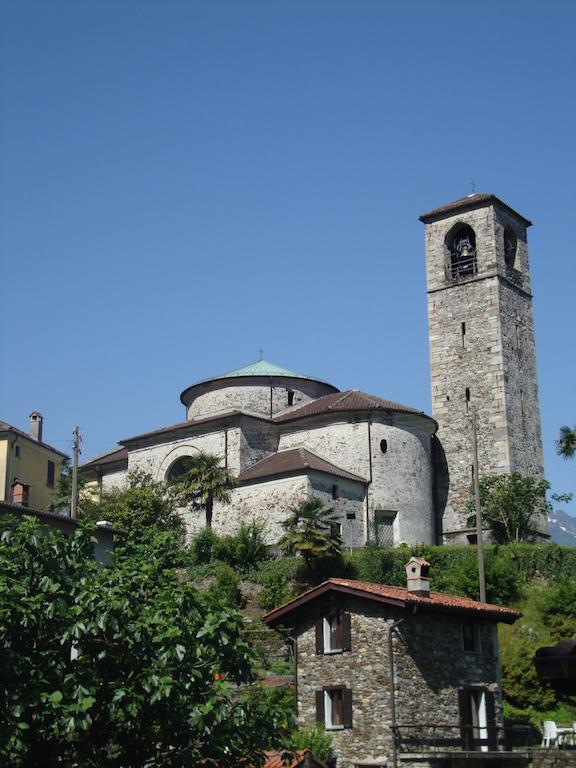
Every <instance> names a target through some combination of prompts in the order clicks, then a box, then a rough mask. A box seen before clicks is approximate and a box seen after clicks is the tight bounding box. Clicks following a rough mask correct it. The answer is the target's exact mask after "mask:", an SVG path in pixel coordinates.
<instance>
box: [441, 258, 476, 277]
mask: <svg viewBox="0 0 576 768" xmlns="http://www.w3.org/2000/svg"><path fill="white" fill-rule="evenodd" d="M476 271H477V265H476V254H475V253H473V254H472V255H471V256H469V257H467V258H464V259H463V258H458V257H454V256H453V257H452V258H451V259H450V262H449V264H447V266H446V277H447V278H448V280H459V279H460V278H464V277H472V276H473V275H475V274H476Z"/></svg>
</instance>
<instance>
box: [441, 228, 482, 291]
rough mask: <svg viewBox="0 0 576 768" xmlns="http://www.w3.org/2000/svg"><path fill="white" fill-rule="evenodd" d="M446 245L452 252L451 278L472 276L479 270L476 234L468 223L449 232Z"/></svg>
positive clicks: (449, 274)
mask: <svg viewBox="0 0 576 768" xmlns="http://www.w3.org/2000/svg"><path fill="white" fill-rule="evenodd" d="M446 245H447V247H448V252H449V254H450V263H449V270H448V276H449V278H450V279H451V280H457V279H458V278H460V277H470V276H472V275H475V274H476V272H477V264H476V235H475V234H474V230H473V229H472V227H469V226H468V225H467V224H465V225H461V226H459V227H457V228H456V229H455V230H452V231H451V232H449V233H448V236H447V238H446Z"/></svg>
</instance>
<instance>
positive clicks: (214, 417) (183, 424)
mask: <svg viewBox="0 0 576 768" xmlns="http://www.w3.org/2000/svg"><path fill="white" fill-rule="evenodd" d="M233 416H247V417H248V418H251V419H258V420H259V421H270V419H269V418H268V417H267V416H262V415H260V414H258V413H252V412H251V411H244V410H241V409H238V408H233V409H231V410H229V411H223V412H221V413H213V414H211V415H210V416H204V417H202V418H199V419H190V420H189V421H180V422H178V424H171V425H170V426H169V427H162V428H161V429H154V430H152V432H142V434H140V435H134V436H133V437H125V438H123V439H122V440H119V441H118V442H119V443H120V445H128V444H129V443H134V442H136V441H138V440H145V439H148V438H154V437H156V436H162V435H164V434H166V433H168V432H179V431H180V430H185V429H191V428H192V427H195V426H196V425H197V424H200V425H202V424H209V423H210V422H211V421H220V420H224V419H228V418H230V417H233Z"/></svg>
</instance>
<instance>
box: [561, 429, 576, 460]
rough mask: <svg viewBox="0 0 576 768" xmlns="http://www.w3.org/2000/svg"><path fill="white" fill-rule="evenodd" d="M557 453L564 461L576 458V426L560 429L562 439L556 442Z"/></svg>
mask: <svg viewBox="0 0 576 768" xmlns="http://www.w3.org/2000/svg"><path fill="white" fill-rule="evenodd" d="M556 453H557V454H558V456H562V458H564V459H572V458H574V454H576V426H575V427H572V428H570V427H560V437H559V438H558V440H556Z"/></svg>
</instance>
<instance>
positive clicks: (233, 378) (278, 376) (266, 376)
mask: <svg viewBox="0 0 576 768" xmlns="http://www.w3.org/2000/svg"><path fill="white" fill-rule="evenodd" d="M246 379H262V380H263V381H264V382H270V381H271V380H272V379H290V380H292V381H295V382H298V381H311V382H312V383H313V384H322V386H324V387H330V388H331V389H332V390H334V393H336V392H340V390H339V389H338V387H335V386H334V385H333V384H330V383H329V382H327V381H323V380H322V379H315V378H312V377H309V376H290V375H288V374H281V373H273V374H259V373H252V374H248V375H244V376H216V377H215V378H212V379H202V381H197V382H195V383H194V384H191V385H190V386H189V387H186V389H185V390H183V391H182V392H181V394H180V402H181V403H182V405H186V401H185V400H184V398H185V397H186V395H187V394H188V392H190V391H191V390H193V389H195V388H196V387H202V386H204V385H206V384H212V383H217V382H223V381H234V382H237V381H240V382H241V381H243V380H246Z"/></svg>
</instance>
